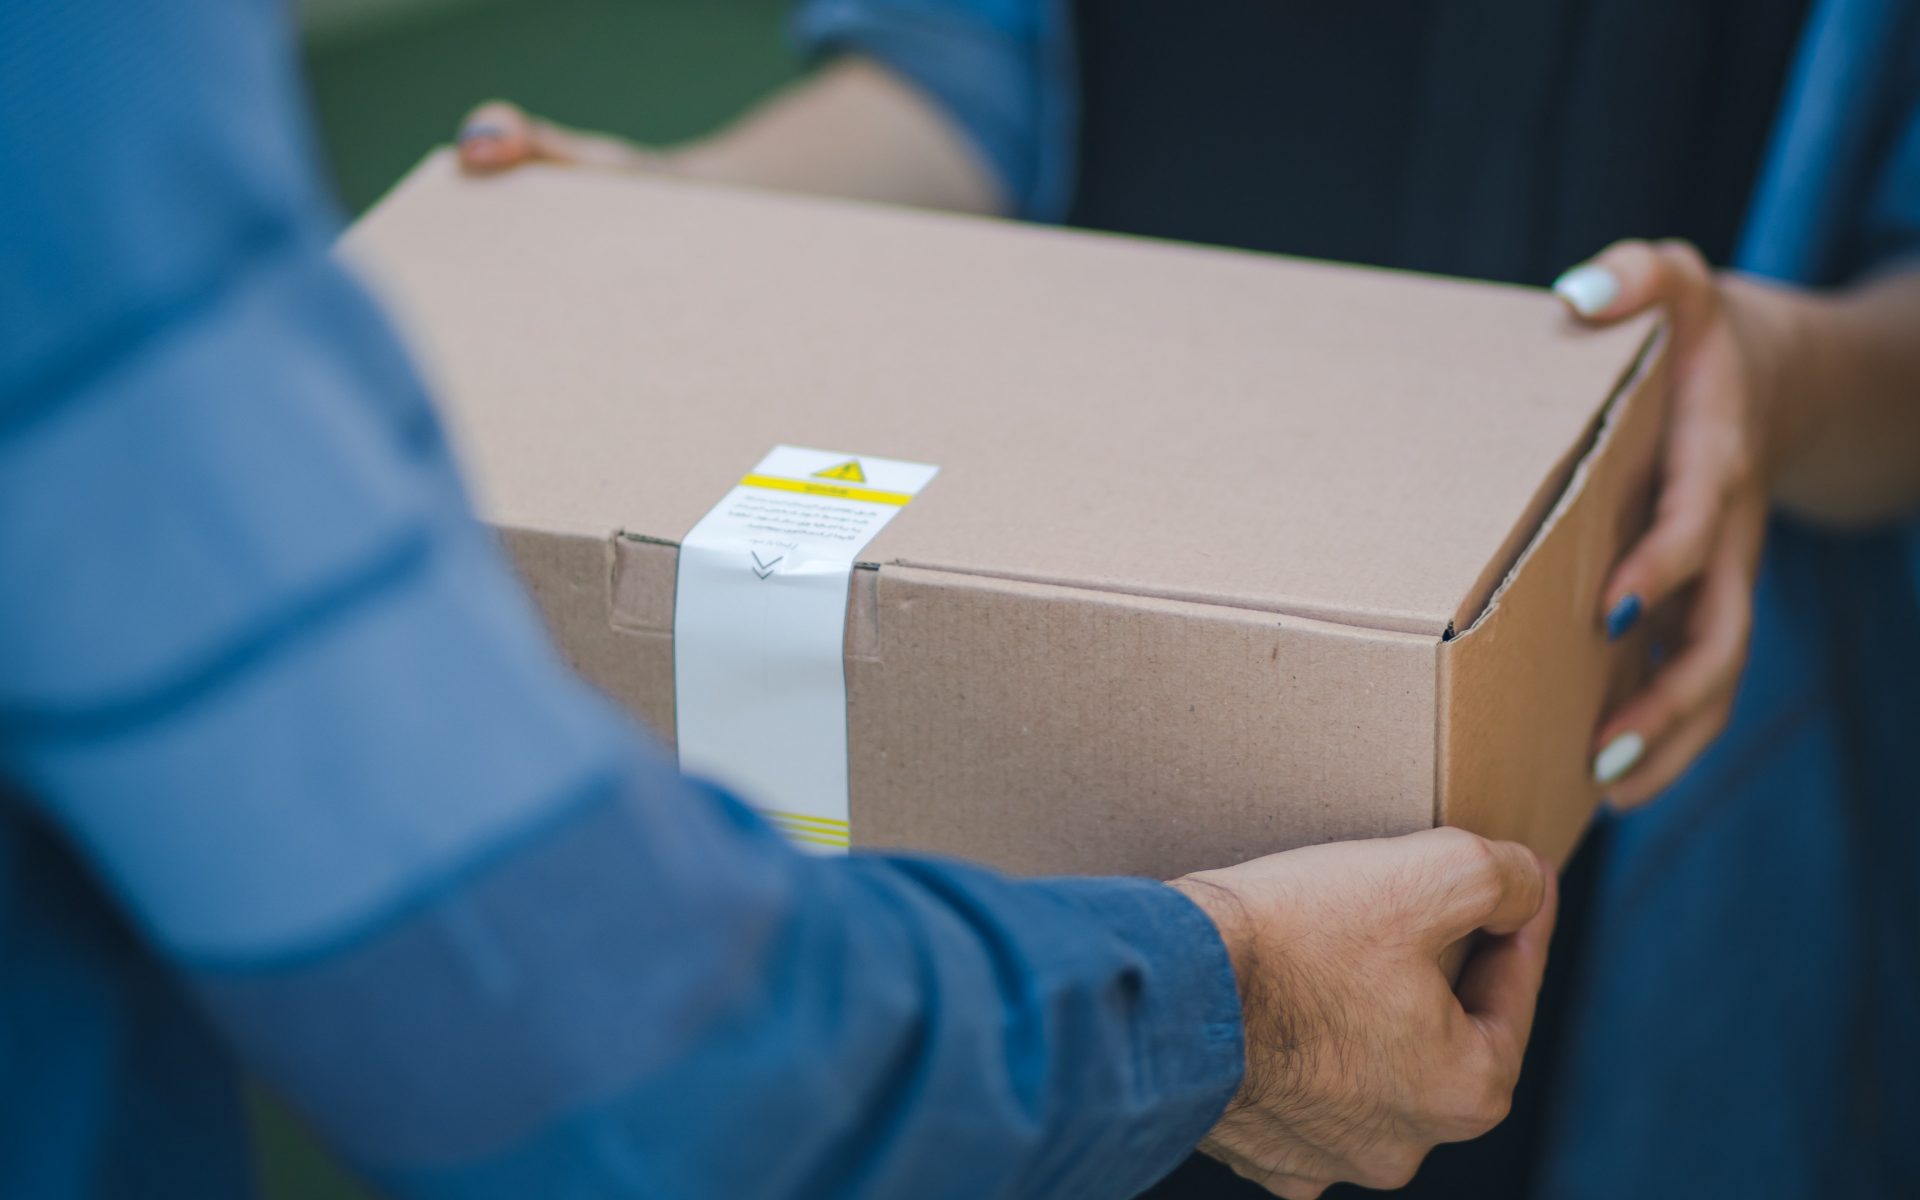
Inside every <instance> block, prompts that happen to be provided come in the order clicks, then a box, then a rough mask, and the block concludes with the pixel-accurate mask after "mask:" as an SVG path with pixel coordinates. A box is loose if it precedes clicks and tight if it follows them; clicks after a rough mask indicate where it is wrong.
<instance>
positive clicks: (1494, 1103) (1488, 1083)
mask: <svg viewBox="0 0 1920 1200" xmlns="http://www.w3.org/2000/svg"><path fill="white" fill-rule="evenodd" d="M1514 1082H1515V1081H1514V1080H1512V1079H1510V1078H1509V1077H1508V1075H1507V1073H1506V1072H1504V1071H1489V1072H1487V1073H1486V1074H1485V1075H1484V1076H1483V1077H1482V1080H1481V1087H1480V1094H1479V1096H1478V1097H1476V1098H1475V1100H1474V1102H1473V1105H1472V1109H1471V1111H1469V1112H1468V1113H1467V1120H1468V1123H1469V1124H1470V1125H1472V1126H1473V1129H1474V1132H1475V1134H1476V1136H1477V1135H1478V1134H1482V1133H1485V1132H1486V1131H1487V1130H1489V1129H1492V1128H1493V1127H1494V1126H1496V1125H1498V1124H1500V1122H1502V1121H1504V1120H1506V1119H1507V1116H1508V1115H1509V1114H1510V1113H1512V1112H1513V1085H1514Z"/></svg>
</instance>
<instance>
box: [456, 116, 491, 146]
mask: <svg viewBox="0 0 1920 1200" xmlns="http://www.w3.org/2000/svg"><path fill="white" fill-rule="evenodd" d="M501 133H502V130H501V128H500V127H499V126H498V125H489V124H487V123H486V122H485V121H475V122H474V123H473V124H471V125H469V126H467V127H466V128H465V129H462V130H461V131H460V138H459V140H460V141H462V142H477V141H479V140H480V139H482V138H497V137H499V136H501Z"/></svg>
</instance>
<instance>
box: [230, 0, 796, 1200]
mask: <svg viewBox="0 0 1920 1200" xmlns="http://www.w3.org/2000/svg"><path fill="white" fill-rule="evenodd" d="M786 13H787V4H786V0H304V2H303V3H302V5H301V25H302V39H303V45H304V49H305V55H306V62H307V73H308V80H309V83H310V86H311V89H312V96H313V105H314V111H315V112H316V114H317V115H318V120H319V131H320V137H321V143H322V146H323V149H324V152H325V154H326V156H327V159H328V161H329V165H330V166H331V168H332V171H333V176H334V180H335V185H336V187H337V189H338V193H339V196H340V200H341V203H342V204H343V205H344V206H345V207H346V210H347V212H348V213H349V214H351V215H358V214H359V213H361V212H363V211H365V209H366V208H367V207H368V206H369V205H371V204H372V203H373V202H374V201H375V200H377V199H379V198H380V196H381V194H382V193H384V192H385V191H386V190H387V189H388V188H389V187H391V186H393V184H394V183H395V182H396V181H398V180H399V178H400V176H401V175H403V174H405V172H406V171H407V169H408V168H409V167H411V166H412V165H413V164H414V163H415V162H417V161H419V160H420V158H421V157H422V156H423V155H425V154H426V153H427V151H428V150H429V149H431V148H432V147H433V146H435V145H437V144H440V143H442V142H446V141H449V140H451V138H452V136H453V133H454V130H455V128H456V126H457V125H458V123H459V120H460V118H461V116H462V115H463V114H465V112H466V111H467V109H469V108H471V107H472V106H473V105H474V104H476V103H478V102H479V101H481V100H485V99H488V98H490V97H495V96H498V97H502V98H505V99H509V100H513V101H516V102H518V103H520V104H522V105H524V106H525V107H526V108H528V109H529V110H531V111H533V112H536V113H539V114H541V115H542V116H545V117H549V118H551V119H553V120H556V121H560V122H563V123H565V124H570V125H581V126H586V127H590V128H595V129H606V130H611V131H613V132H617V133H622V134H626V135H627V136H629V137H633V138H637V139H640V140H642V141H652V142H669V141H675V140H679V139H681V138H686V137H691V136H693V135H695V134H698V133H701V132H704V131H706V130H708V129H711V128H712V127H713V126H715V125H716V124H718V123H720V122H722V121H724V120H726V119H727V118H728V117H731V116H732V115H734V114H735V113H737V112H739V111H740V110H741V109H742V108H743V107H745V106H746V105H747V104H748V103H750V102H751V101H752V100H754V99H755V98H756V97H758V96H760V95H763V94H764V93H766V92H767V91H768V90H770V89H772V88H774V87H776V86H778V85H779V84H781V83H783V82H785V81H786V80H788V79H791V78H792V77H793V76H794V75H795V74H797V73H798V71H799V69H800V63H799V62H798V61H797V59H796V58H795V57H794V54H793V52H792V50H791V47H790V45H789V44H788V42H787V40H786V38H785V33H784V22H785V19H786ZM253 1108H254V1113H255V1117H256V1122H255V1123H256V1126H257V1128H258V1133H259V1162H260V1171H261V1176H262V1183H263V1188H264V1190H265V1193H266V1195H267V1196H268V1197H269V1198H270V1200H364V1198H365V1197H366V1193H365V1192H363V1191H362V1190H360V1189H359V1188H357V1187H356V1186H355V1185H354V1184H353V1183H352V1182H350V1181H349V1179H348V1178H347V1176H346V1175H345V1174H344V1173H343V1172H342V1171H341V1170H340V1169H339V1168H338V1167H337V1166H335V1165H334V1164H333V1163H332V1161H331V1160H330V1159H329V1158H328V1157H327V1155H326V1153H325V1152H324V1151H323V1150H321V1149H320V1148H319V1146H318V1145H317V1144H316V1143H315V1141H314V1140H313V1139H312V1138H311V1137H309V1136H308V1135H307V1134H306V1132H305V1131H304V1130H303V1129H302V1128H301V1127H300V1124H299V1122H298V1121H297V1120H296V1119H294V1118H293V1117H292V1116H291V1115H290V1114H288V1113H287V1111H286V1110H285V1109H283V1108H282V1107H281V1106H280V1105H278V1104H277V1103H275V1102H274V1101H273V1100H272V1099H271V1098H270V1097H268V1096H266V1095H264V1094H259V1095H256V1096H255V1098H254V1103H253Z"/></svg>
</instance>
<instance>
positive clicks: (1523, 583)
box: [1434, 328, 1668, 862]
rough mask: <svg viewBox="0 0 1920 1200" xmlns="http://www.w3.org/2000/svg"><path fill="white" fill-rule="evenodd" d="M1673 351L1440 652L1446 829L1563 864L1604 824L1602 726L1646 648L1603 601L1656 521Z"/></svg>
mask: <svg viewBox="0 0 1920 1200" xmlns="http://www.w3.org/2000/svg"><path fill="white" fill-rule="evenodd" d="M1667 349H1668V339H1667V337H1666V333H1665V330H1664V328H1662V329H1659V330H1656V331H1655V332H1654V333H1653V334H1652V335H1650V336H1649V338H1648V341H1647V344H1646V346H1645V347H1643V349H1642V351H1641V353H1640V355H1639V357H1638V358H1637V359H1636V361H1635V362H1634V364H1633V365H1632V367H1631V368H1630V369H1629V370H1628V372H1627V373H1626V374H1625V375H1624V376H1623V378H1622V379H1621V381H1620V384H1619V386H1618V387H1617V388H1616V389H1615V391H1614V394H1613V397H1612V399H1611V400H1610V402H1609V403H1608V404H1607V405H1606V406H1605V408H1604V409H1603V410H1602V412H1601V414H1600V418H1599V421H1598V425H1597V428H1596V429H1595V431H1594V433H1593V436H1592V438H1591V441H1590V443H1589V445H1588V446H1587V448H1586V451H1585V453H1584V454H1582V455H1581V456H1580V457H1579V461H1578V462H1577V463H1576V464H1575V465H1574V468H1573V471H1572V473H1571V474H1570V476H1569V477H1568V479H1567V483H1566V485H1565V487H1564V488H1563V489H1562V491H1561V492H1560V495H1559V499H1558V501H1557V502H1556V503H1555V504H1554V505H1553V507H1552V509H1551V510H1550V511H1549V512H1548V514H1547V516H1546V518H1545V520H1544V521H1543V522H1542V523H1541V524H1540V527H1539V529H1538V532H1537V533H1536V534H1535V536H1534V537H1533V539H1532V541H1531V542H1530V544H1529V545H1528V546H1527V548H1526V550H1525V551H1524V552H1523V553H1522V554H1521V556H1520V558H1519V561H1518V562H1516V563H1515V564H1514V566H1513V569H1512V570H1511V571H1509V572H1508V573H1507V575H1506V577H1505V579H1503V580H1502V581H1501V583H1500V586H1499V587H1498V588H1497V589H1495V591H1494V592H1493V595H1492V596H1491V598H1490V599H1489V600H1488V602H1487V605H1486V608H1485V610H1484V611H1482V612H1481V613H1480V615H1479V616H1478V617H1477V618H1476V619H1475V620H1474V622H1473V623H1472V625H1470V626H1469V627H1468V628H1467V629H1466V631H1465V632H1463V633H1460V634H1459V635H1458V636H1456V637H1453V638H1451V639H1449V640H1448V641H1447V642H1446V643H1445V644H1444V645H1443V646H1442V647H1441V653H1440V669H1439V673H1438V687H1439V689H1440V693H1439V697H1438V703H1437V705H1436V710H1437V713H1438V720H1439V728H1438V730H1437V739H1436V740H1437V743H1438V752H1437V755H1436V767H1437V771H1438V778H1437V780H1436V784H1435V788H1434V794H1435V800H1436V804H1437V809H1436V812H1435V814H1434V815H1435V822H1436V824H1448V825H1458V826H1461V827H1463V828H1466V829H1471V830H1473V831H1474V832H1476V833H1480V834H1482V835H1485V836H1487V837H1494V838H1502V839H1508V840H1512V841H1518V842H1523V843H1525V844H1526V845H1529V846H1531V847H1533V848H1534V849H1535V850H1537V851H1539V852H1540V853H1541V854H1544V855H1546V856H1547V857H1548V858H1550V859H1552V860H1554V861H1555V862H1564V861H1565V859H1566V857H1567V856H1568V855H1569V854H1570V853H1571V852H1572V850H1573V847H1574V846H1575V845H1576V844H1577V842H1578V841H1579V838H1580V835H1581V833H1582V832H1583V831H1584V830H1585V828H1586V825H1587V822H1588V821H1589V820H1591V819H1592V816H1593V811H1594V809H1595V808H1596V807H1597V805H1598V803H1599V799H1600V794H1599V789H1598V787H1597V786H1596V785H1595V784H1594V782H1593V779H1592V776H1591V774H1590V761H1591V760H1590V750H1591V740H1592V735H1593V731H1594V729H1595V728H1596V726H1597V724H1598V722H1599V720H1600V718H1601V716H1602V714H1603V713H1604V712H1605V711H1607V709H1608V708H1609V707H1610V706H1611V705H1612V704H1613V703H1614V702H1615V701H1616V700H1617V699H1618V698H1619V697H1620V696H1621V695H1622V693H1623V692H1624V691H1625V690H1626V689H1627V688H1629V687H1630V686H1631V685H1632V684H1633V683H1634V682H1635V680H1637V679H1638V678H1639V677H1640V675H1641V674H1642V672H1643V664H1644V662H1645V644H1644V641H1643V640H1641V639H1638V638H1629V639H1627V640H1625V641H1623V642H1621V643H1619V644H1616V645H1610V644H1609V643H1608V642H1607V640H1606V636H1605V632H1604V630H1603V629H1602V627H1601V620H1600V613H1599V611H1598V607H1599V604H1600V595H1601V589H1602V587H1603V586H1604V585H1605V580H1606V577H1607V575H1608V573H1609V572H1610V571H1611V570H1612V567H1613V564H1614V563H1615V562H1617V561H1618V560H1619V557H1620V555H1621V554H1622V552H1624V550H1625V549H1626V548H1627V547H1628V546H1629V545H1630V544H1631V542H1632V540H1633V539H1634V538H1635V537H1637V536H1638V535H1639V534H1640V533H1641V532H1642V531H1643V530H1645V529H1646V527H1647V525H1648V523H1649V521H1650V519H1651V514H1652V504H1653V496H1654V485H1655V476H1656V466H1657V452H1658V448H1659V442H1660V434H1661V431H1662V428H1663V425H1664V419H1665V395H1666V386H1665V381H1666V376H1667V370H1668V362H1667V360H1668V354H1667ZM1514 729H1524V730H1525V731H1526V736H1524V737H1514V736H1512V735H1511V733H1510V731H1512V730H1514ZM1515 795H1525V796H1528V797H1529V799H1526V800H1523V801H1519V802H1516V801H1514V800H1513V799H1512V797H1514V796H1515Z"/></svg>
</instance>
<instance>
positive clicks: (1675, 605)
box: [1554, 241, 1774, 808]
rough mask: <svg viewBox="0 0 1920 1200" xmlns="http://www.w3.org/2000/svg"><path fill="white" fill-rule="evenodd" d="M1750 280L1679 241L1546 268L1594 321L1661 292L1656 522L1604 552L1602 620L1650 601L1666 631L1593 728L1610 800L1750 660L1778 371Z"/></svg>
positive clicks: (1622, 618) (1661, 781)
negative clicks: (1635, 679)
mask: <svg viewBox="0 0 1920 1200" xmlns="http://www.w3.org/2000/svg"><path fill="white" fill-rule="evenodd" d="M1752 286H1754V285H1749V284H1745V283H1743V282H1741V281H1739V280H1737V279H1733V278H1730V277H1727V276H1722V275H1718V274H1716V273H1715V272H1714V271H1713V270H1712V268H1710V267H1709V266H1708V265H1707V263H1706V261H1705V260H1704V259H1703V258H1702V257H1701V256H1700V253H1699V251H1697V250H1696V249H1694V248H1693V246H1691V245H1689V244H1687V243H1684V242H1659V243H1653V242H1640V241H1630V242H1621V243H1618V244H1616V245H1614V246H1612V247H1610V248H1609V249H1607V250H1606V251H1605V252H1603V253H1602V254H1601V255H1600V256H1599V257H1597V258H1595V259H1594V260H1592V261H1591V262H1589V263H1587V264H1585V265H1582V266H1580V267H1576V268H1574V269H1573V270H1571V271H1569V272H1567V273H1566V274H1565V275H1563V276H1561V277H1560V280H1559V281H1558V282H1557V283H1555V284H1554V290H1555V291H1556V292H1558V293H1559V294H1560V296H1561V298H1562V299H1564V300H1565V301H1566V302H1567V304H1568V305H1569V306H1570V307H1571V308H1572V309H1573V310H1574V311H1575V312H1576V313H1577V314H1579V315H1580V316H1581V317H1583V318H1585V319H1587V320H1590V321H1595V322H1600V323H1607V322H1612V321H1617V320H1620V319H1622V318H1624V317H1629V316H1632V315H1634V314H1636V313H1639V312H1643V311H1645V310H1647V309H1649V308H1655V307H1660V308H1664V309H1665V310H1666V312H1667V316H1668V320H1669V321H1670V323H1671V336H1672V338H1673V346H1672V351H1671V353H1672V356H1673V357H1672V368H1673V376H1672V379H1673V382H1672V392H1671V394H1670V397H1669V406H1670V407H1669V411H1668V414H1667V428H1666V434H1665V445H1664V448H1663V450H1662V455H1663V458H1662V462H1661V468H1660V470H1661V475H1660V492H1659V498H1658V502H1657V507H1656V509H1655V516H1654V523H1653V527H1652V528H1651V529H1650V530H1649V531H1648V532H1647V534H1646V535H1645V536H1644V537H1642V538H1641V539H1640V541H1639V542H1638V543H1637V544H1635V545H1634V546H1633V547H1632V548H1631V549H1629V550H1628V552H1627V554H1626V557H1625V558H1623V559H1622V560H1621V561H1620V563H1619V565H1618V566H1617V567H1615V568H1614V572H1613V575H1612V577H1611V578H1610V579H1609V580H1608V582H1607V586H1606V590H1605V593H1604V595H1603V596H1602V597H1601V610H1600V620H1601V621H1602V622H1603V624H1604V625H1605V627H1606V630H1607V633H1608V636H1610V637H1614V638H1617V637H1620V636H1621V635H1623V634H1625V633H1626V632H1627V631H1628V630H1629V629H1631V628H1632V627H1633V626H1634V625H1635V624H1636V623H1638V622H1639V621H1640V620H1641V619H1642V618H1643V617H1645V616H1649V615H1652V614H1655V613H1658V614H1659V617H1660V619H1661V620H1662V629H1663V630H1665V629H1667V628H1668V626H1667V625H1666V624H1665V622H1666V621H1668V620H1671V621H1672V622H1673V624H1672V626H1671V629H1672V630H1673V632H1674V634H1675V636H1676V638H1677V641H1676V643H1675V644H1670V645H1668V646H1667V647H1666V650H1667V657H1666V658H1665V660H1664V662H1663V663H1662V664H1661V666H1660V667H1659V669H1658V671H1657V673H1656V674H1655V675H1654V677H1653V679H1652V680H1651V681H1650V682H1649V683H1648V685H1647V686H1646V687H1645V688H1644V689H1643V690H1642V691H1640V692H1639V693H1638V694H1637V695H1635V696H1633V697H1632V698H1631V699H1629V700H1628V701H1627V702H1626V703H1625V704H1624V705H1622V706H1621V707H1620V708H1619V709H1618V710H1617V711H1615V712H1614V713H1613V714H1611V715H1610V716H1609V717H1608V718H1607V719H1606V721H1605V722H1604V723H1603V724H1602V726H1601V728H1600V731H1599V735H1598V737H1597V738H1596V739H1595V742H1594V750H1595V755H1594V762H1593V774H1594V778H1595V779H1596V780H1597V781H1598V782H1599V783H1600V784H1602V785H1603V786H1604V787H1606V789H1607V797H1608V800H1609V801H1610V802H1611V803H1612V804H1613V805H1614V806H1615V807H1622V808H1630V807H1633V806H1635V805H1638V804H1642V803H1645V802H1646V801H1647V800H1649V799H1651V798H1652V797H1654V796H1655V795H1657V794H1658V793H1659V792H1660V791H1661V790H1662V789H1664V788H1665V787H1667V785H1669V784H1671V783H1672V782H1673V781H1674V780H1675V779H1676V778H1678V777H1679V775H1680V773H1681V772H1682V771H1684V770H1685V769H1686V767H1687V765H1688V764H1689V763H1691V762H1692V761H1693V760H1694V759H1695V758H1696V757H1698V756H1699V754H1700V753H1701V751H1703V750H1705V749H1706V747H1707V745H1708V744H1709V743H1710V742H1712V741H1713V739H1714V738H1715V737H1716V736H1718V734H1719V733H1720V731H1721V730H1722V729H1723V728H1724V727H1725V726H1726V723H1727V717H1728V714H1729V712H1730V711H1731V710H1732V707H1733V697H1734V691H1735V688H1736V686H1737V685H1738V683H1739V680H1740V673H1741V670H1742V668H1743V667H1744V666H1745V664H1746V658H1747V639H1748V635H1749V633H1750V632H1751V630H1752V625H1753V588H1754V579H1755V576H1756V575H1757V574H1758V572H1759V569H1760V552H1761V545H1762V542H1763V540H1764V538H1765V533H1766V522H1767V508H1768V492H1769V486H1768V485H1769V475H1770V470H1771V468H1770V463H1771V461H1772V458H1773V453H1772V446H1771V445H1770V442H1771V440H1772V439H1771V435H1770V429H1771V424H1772V412H1771V409H1772V396H1771V385H1772V381H1773V374H1774V372H1773V369H1772V365H1771V363H1770V362H1769V361H1768V358H1767V347H1766V344H1765V343H1766V339H1764V338H1760V337H1757V336H1756V330H1755V329H1754V327H1753V322H1752V321H1751V320H1743V313H1742V307H1743V289H1746V288H1750V287H1752Z"/></svg>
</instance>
